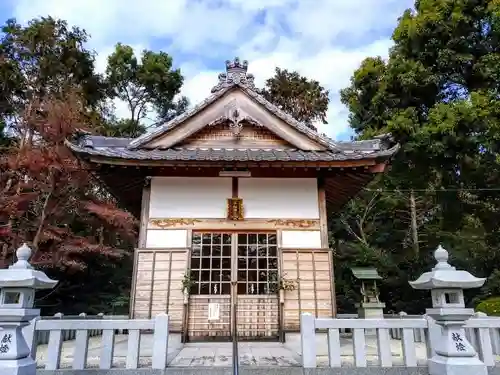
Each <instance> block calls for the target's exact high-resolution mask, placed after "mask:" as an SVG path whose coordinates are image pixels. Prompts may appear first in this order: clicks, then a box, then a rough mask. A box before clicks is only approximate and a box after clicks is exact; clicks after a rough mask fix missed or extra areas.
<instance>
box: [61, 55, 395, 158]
mask: <svg viewBox="0 0 500 375" xmlns="http://www.w3.org/2000/svg"><path fill="white" fill-rule="evenodd" d="M247 65H248V63H247V62H246V61H243V62H240V60H239V59H237V58H236V59H235V60H234V61H232V62H231V61H226V73H221V74H220V75H219V83H218V84H217V85H216V86H214V87H213V88H212V95H210V96H209V97H208V98H207V99H205V100H204V101H203V102H201V103H200V104H198V105H197V106H195V107H194V108H192V109H190V110H188V111H186V112H184V113H183V114H181V115H180V116H178V117H176V118H174V119H173V120H171V121H169V122H168V123H166V124H164V125H161V126H159V127H157V128H155V129H154V130H153V131H151V132H149V133H146V134H144V135H142V136H140V137H137V138H115V137H103V136H92V135H85V136H83V137H81V138H80V140H79V141H78V142H77V143H69V142H68V146H69V147H70V148H71V149H72V150H73V151H74V152H75V153H77V154H80V155H89V156H103V157H108V158H120V159H130V160H153V161H154V160H165V161H230V162H233V161H255V162H258V161H283V162H286V161H292V162H293V161H295V162H300V161H304V162H307V161H310V162H316V161H318V162H321V161H323V162H328V161H344V160H363V159H375V158H377V159H389V158H390V157H391V156H392V155H394V154H395V153H396V152H397V150H398V148H399V147H398V146H397V145H396V146H392V147H390V146H389V142H388V138H387V137H384V136H382V137H380V138H377V139H371V140H366V141H355V142H337V141H334V140H332V139H330V138H328V137H327V136H326V135H324V134H319V133H318V132H316V131H314V130H312V129H310V128H309V127H308V126H306V125H305V124H303V123H301V122H300V121H297V120H296V119H294V118H293V117H292V116H290V115H289V114H287V113H285V112H283V111H282V110H281V109H279V108H278V107H276V106H275V105H274V104H272V103H270V102H269V101H268V100H266V99H265V98H264V97H263V96H262V95H260V94H259V93H258V92H257V90H256V89H255V86H254V83H253V76H252V75H251V74H247ZM235 87H238V88H239V89H241V90H242V91H243V92H245V93H246V94H247V95H248V96H249V97H251V98H252V99H253V100H255V101H256V102H257V103H259V104H260V105H262V106H263V107H265V108H266V109H267V110H268V111H270V112H271V113H273V114H274V115H275V116H277V117H278V118H280V119H281V120H283V121H285V122H286V123H287V124H289V125H290V126H291V127H293V128H295V129H296V130H297V131H299V132H301V133H302V134H304V135H306V136H307V137H308V138H310V139H312V140H314V141H316V142H318V143H319V144H321V145H323V146H324V147H325V149H326V150H325V151H305V150H298V149H229V148H225V149H224V148H220V149H215V148H179V147H172V148H167V149H162V148H155V149H142V148H141V146H142V145H144V144H145V143H147V142H149V141H150V140H152V139H154V138H156V137H157V136H159V135H161V134H164V133H165V132H166V131H168V130H170V129H172V128H175V127H176V126H178V125H179V124H181V123H183V122H184V121H185V120H187V119H189V118H190V117H192V116H194V115H195V114H197V113H198V112H200V111H201V110H203V109H204V108H206V107H207V106H209V105H210V104H212V103H214V102H215V101H216V100H217V99H219V98H220V97H222V96H223V95H224V94H225V93H227V92H228V91H229V90H231V89H233V88H235Z"/></svg>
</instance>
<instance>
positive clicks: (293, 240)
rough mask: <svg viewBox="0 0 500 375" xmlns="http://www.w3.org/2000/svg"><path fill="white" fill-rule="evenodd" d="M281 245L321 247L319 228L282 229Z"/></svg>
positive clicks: (306, 247)
mask: <svg viewBox="0 0 500 375" xmlns="http://www.w3.org/2000/svg"><path fill="white" fill-rule="evenodd" d="M281 247H282V248H285V249H290V248H292V249H321V232H320V231H319V230H284V231H282V232H281Z"/></svg>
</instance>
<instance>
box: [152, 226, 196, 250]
mask: <svg viewBox="0 0 500 375" xmlns="http://www.w3.org/2000/svg"><path fill="white" fill-rule="evenodd" d="M146 236H147V237H146V247H147V248H148V249H158V248H180V247H187V246H188V243H187V241H188V231H187V230H184V229H173V230H168V229H150V230H148V231H147V233H146Z"/></svg>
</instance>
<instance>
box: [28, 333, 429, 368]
mask: <svg viewBox="0 0 500 375" xmlns="http://www.w3.org/2000/svg"><path fill="white" fill-rule="evenodd" d="M316 337H317V343H316V347H317V356H318V357H317V358H318V366H319V367H326V366H328V352H327V350H328V346H327V341H326V335H325V334H317V335H316ZM415 346H416V355H417V361H418V364H419V365H425V363H426V359H427V356H426V348H425V344H423V343H415ZM88 348H89V349H88V361H87V364H88V367H98V366H99V355H100V350H101V339H100V337H92V338H90V339H89V346H88ZM73 350H74V347H73V341H67V342H64V343H63V348H62V355H61V367H63V368H67V367H71V364H72V360H73ZM238 351H239V363H240V365H241V366H263V367H269V366H288V367H289V366H292V367H297V366H300V365H301V356H300V351H301V350H300V334H298V333H297V334H287V337H286V342H285V343H284V344H281V343H277V342H240V343H239V344H238ZM391 352H392V356H393V363H394V365H395V366H398V365H399V366H401V365H403V357H402V349H401V341H399V340H391ZM152 353H153V335H152V334H143V335H141V345H140V359H139V364H140V366H141V367H146V366H150V365H151V356H152ZM46 354H47V345H39V346H38V349H37V362H38V365H39V368H43V367H44V366H45V359H46ZM126 356H127V335H116V336H115V346H114V359H113V367H124V366H125V362H126ZM366 356H367V362H368V365H374V366H377V365H378V356H377V342H376V338H375V337H373V336H367V337H366ZM341 357H342V365H343V366H349V367H350V366H353V365H354V358H353V346H352V340H351V339H350V338H341ZM167 358H168V363H169V366H172V367H204V366H216V367H229V366H231V365H232V343H228V342H224V343H213V342H210V343H208V342H203V343H187V344H182V343H181V341H180V335H177V334H171V335H170V338H169V347H168V357H167Z"/></svg>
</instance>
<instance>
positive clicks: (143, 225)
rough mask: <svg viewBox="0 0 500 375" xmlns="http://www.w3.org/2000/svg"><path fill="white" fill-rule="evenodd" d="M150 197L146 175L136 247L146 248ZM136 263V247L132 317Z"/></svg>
mask: <svg viewBox="0 0 500 375" xmlns="http://www.w3.org/2000/svg"><path fill="white" fill-rule="evenodd" d="M150 198H151V177H149V176H148V177H146V178H145V180H144V187H143V189H142V200H141V218H140V224H139V240H138V243H137V248H138V249H144V248H146V237H147V229H148V222H149V202H150ZM137 263H138V254H137V249H136V250H135V251H134V267H133V270H132V287H131V288H130V303H129V317H130V318H133V317H134V306H135V289H136V284H137Z"/></svg>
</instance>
